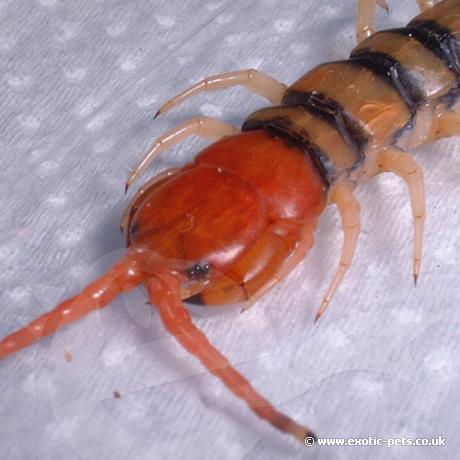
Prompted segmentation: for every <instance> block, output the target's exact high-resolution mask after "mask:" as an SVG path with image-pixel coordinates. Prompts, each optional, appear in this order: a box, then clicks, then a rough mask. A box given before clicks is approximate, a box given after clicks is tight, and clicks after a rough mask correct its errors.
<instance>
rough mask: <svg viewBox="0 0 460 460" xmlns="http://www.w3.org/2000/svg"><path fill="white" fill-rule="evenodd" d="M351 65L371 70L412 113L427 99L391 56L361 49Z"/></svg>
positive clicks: (417, 83)
mask: <svg viewBox="0 0 460 460" xmlns="http://www.w3.org/2000/svg"><path fill="white" fill-rule="evenodd" d="M349 62H350V63H352V64H357V65H360V66H362V67H365V68H366V69H369V70H371V71H372V72H373V73H374V74H375V75H377V76H379V77H380V78H382V79H383V80H385V81H386V82H387V83H388V84H389V85H390V86H391V87H392V88H394V89H395V90H396V91H397V92H398V93H399V95H400V96H401V99H402V100H403V101H404V102H405V104H406V105H407V106H408V107H409V109H410V110H411V112H413V111H414V109H415V107H416V106H417V105H418V104H419V103H420V102H421V101H423V100H424V99H425V92H424V91H423V87H422V86H421V85H420V82H419V81H417V80H416V79H415V78H414V77H413V76H412V75H411V73H410V72H409V71H408V70H406V69H405V68H404V67H403V65H402V64H401V63H400V62H399V61H398V60H396V59H394V58H393V57H392V56H390V55H389V54H385V53H379V52H373V51H369V50H367V49H360V50H358V51H356V52H354V53H352V54H351V56H350V61H349Z"/></svg>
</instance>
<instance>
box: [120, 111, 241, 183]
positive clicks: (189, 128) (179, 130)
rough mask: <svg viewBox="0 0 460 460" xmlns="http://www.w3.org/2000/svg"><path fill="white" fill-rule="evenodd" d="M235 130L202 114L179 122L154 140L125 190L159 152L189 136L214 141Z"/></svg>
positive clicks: (236, 130) (235, 131) (235, 129)
mask: <svg viewBox="0 0 460 460" xmlns="http://www.w3.org/2000/svg"><path fill="white" fill-rule="evenodd" d="M237 132H239V129H238V128H237V127H236V126H233V125H231V124H229V123H224V122H222V121H219V120H213V119H212V118H208V117H203V116H200V117H194V118H191V119H190V120H187V121H185V122H184V123H181V124H180V125H179V126H176V127H175V128H174V129H172V130H170V131H168V132H167V133H165V134H163V135H162V136H161V137H159V138H158V139H157V140H156V141H155V142H154V144H153V145H152V147H151V148H150V149H149V151H148V152H147V153H146V155H145V156H144V158H143V159H142V160H141V162H140V163H139V164H138V165H137V166H136V168H135V169H134V171H133V172H132V173H131V176H130V177H129V179H128V181H127V183H126V190H127V189H128V188H129V187H131V185H132V184H133V183H134V181H135V180H136V179H138V178H139V176H140V175H141V174H142V172H143V171H144V170H145V169H146V168H147V166H148V165H149V164H151V163H152V161H153V160H154V159H155V158H156V157H157V156H158V155H159V154H160V153H161V152H163V151H164V150H166V149H168V148H170V147H172V146H173V145H176V144H177V143H179V142H181V141H183V140H185V139H187V138H189V137H190V136H193V135H197V136H200V137H203V138H205V139H209V140H212V141H216V140H219V139H220V138H222V137H224V136H228V135H230V134H234V133H237Z"/></svg>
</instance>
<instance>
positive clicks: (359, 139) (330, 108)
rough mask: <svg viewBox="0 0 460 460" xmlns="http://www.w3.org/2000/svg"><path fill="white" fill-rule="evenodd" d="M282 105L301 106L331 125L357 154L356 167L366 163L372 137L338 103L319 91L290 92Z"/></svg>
mask: <svg viewBox="0 0 460 460" xmlns="http://www.w3.org/2000/svg"><path fill="white" fill-rule="evenodd" d="M282 104H283V105H287V106H301V107H303V108H304V109H305V110H307V111H308V112H309V113H311V114H312V115H314V116H316V117H319V118H321V119H322V120H325V121H327V122H328V123H330V124H331V125H332V126H333V127H334V128H335V129H336V130H337V131H338V132H339V133H340V135H341V136H342V138H343V140H344V141H345V142H346V143H347V144H348V145H349V146H350V147H351V148H352V149H353V150H354V151H355V152H356V155H357V160H356V165H357V166H358V165H359V164H361V163H362V162H363V161H364V150H365V149H366V146H367V143H368V141H369V137H370V136H369V134H368V133H367V132H366V130H365V128H364V126H363V124H362V123H361V122H360V121H359V120H357V119H355V118H354V117H353V116H352V115H350V114H349V113H348V112H347V111H346V110H345V109H344V108H343V107H342V106H341V105H340V104H339V103H338V102H337V101H335V100H334V99H331V98H330V97H328V96H326V95H325V94H322V93H319V92H317V91H312V92H301V91H289V92H288V93H287V94H286V95H285V96H284V98H283V100H282Z"/></svg>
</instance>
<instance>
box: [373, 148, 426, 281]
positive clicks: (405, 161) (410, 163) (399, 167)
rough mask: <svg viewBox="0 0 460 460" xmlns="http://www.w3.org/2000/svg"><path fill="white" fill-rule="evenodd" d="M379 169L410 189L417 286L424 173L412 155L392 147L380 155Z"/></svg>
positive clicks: (421, 234) (420, 256)
mask: <svg viewBox="0 0 460 460" xmlns="http://www.w3.org/2000/svg"><path fill="white" fill-rule="evenodd" d="M379 169H380V171H385V172H392V173H394V174H397V175H398V176H399V177H401V179H403V180H404V181H405V182H406V184H407V186H408V187H409V193H410V199H411V206H412V214H413V217H414V282H415V284H417V278H418V277H419V274H420V266H421V262H422V247H423V231H424V224H425V214H426V211H425V186H424V181H423V172H422V169H421V168H420V166H418V165H417V163H416V162H415V160H414V159H413V158H412V156H411V155H410V154H408V153H405V152H402V151H401V150H398V149H395V148H391V147H390V148H388V149H386V150H385V151H383V152H382V153H381V154H380V155H379Z"/></svg>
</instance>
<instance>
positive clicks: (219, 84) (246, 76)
mask: <svg viewBox="0 0 460 460" xmlns="http://www.w3.org/2000/svg"><path fill="white" fill-rule="evenodd" d="M232 86H244V87H245V88H247V89H248V90H249V91H251V92H253V93H255V94H258V95H259V96H262V97H264V98H266V99H268V100H269V101H271V102H272V103H273V104H279V103H280V102H281V98H282V97H283V94H284V92H285V90H286V85H284V84H283V83H280V82H278V81H276V80H275V79H274V78H272V77H270V76H269V75H267V74H265V73H263V72H259V71H258V70H254V69H246V70H238V71H236V72H229V73H223V74H220V75H213V76H211V77H207V78H205V79H204V80H201V81H200V82H198V83H196V84H195V85H193V86H191V87H190V88H187V89H186V90H185V91H182V93H180V94H178V95H177V96H175V97H173V98H172V99H171V100H169V101H168V102H166V104H164V105H162V106H161V107H160V109H159V110H158V112H157V113H156V115H155V118H156V117H157V116H158V115H160V113H164V112H167V111H168V110H170V109H172V108H173V107H175V106H176V105H179V104H182V102H184V101H185V100H187V99H189V98H190V97H193V96H196V95H197V94H199V93H201V92H203V91H215V90H218V89H225V88H231V87H232Z"/></svg>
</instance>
